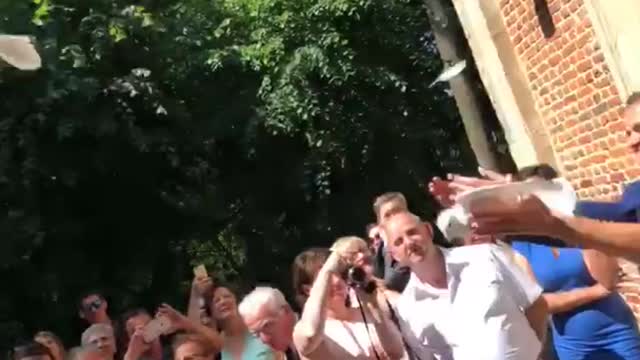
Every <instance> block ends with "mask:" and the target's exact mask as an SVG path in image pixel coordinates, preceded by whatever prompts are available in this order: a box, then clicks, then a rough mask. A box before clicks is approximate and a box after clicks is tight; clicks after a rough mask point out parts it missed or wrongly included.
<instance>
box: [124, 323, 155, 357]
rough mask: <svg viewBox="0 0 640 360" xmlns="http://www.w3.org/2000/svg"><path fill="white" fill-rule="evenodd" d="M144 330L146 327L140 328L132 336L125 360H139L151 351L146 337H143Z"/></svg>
mask: <svg viewBox="0 0 640 360" xmlns="http://www.w3.org/2000/svg"><path fill="white" fill-rule="evenodd" d="M143 329H144V327H142V326H140V327H138V328H136V330H135V332H134V333H133V335H131V338H130V339H129V345H128V346H127V352H126V353H125V355H124V360H138V359H140V357H142V354H144V353H145V352H146V351H147V350H149V348H150V345H149V344H147V343H146V342H145V341H144V336H143V335H142V333H143Z"/></svg>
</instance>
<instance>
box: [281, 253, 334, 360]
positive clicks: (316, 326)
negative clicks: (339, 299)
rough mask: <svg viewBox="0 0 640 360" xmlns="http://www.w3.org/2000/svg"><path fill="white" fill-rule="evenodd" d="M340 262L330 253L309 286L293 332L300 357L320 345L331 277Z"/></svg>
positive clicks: (325, 318)
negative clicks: (307, 294)
mask: <svg viewBox="0 0 640 360" xmlns="http://www.w3.org/2000/svg"><path fill="white" fill-rule="evenodd" d="M341 262H342V259H341V258H340V255H339V254H338V253H337V252H335V251H334V252H332V253H331V255H330V256H329V258H328V259H327V261H326V262H325V263H324V265H323V266H322V268H321V269H320V271H319V272H318V275H317V276H316V279H315V281H314V282H313V285H312V286H311V290H310V291H309V298H308V299H307V302H306V304H305V306H304V310H303V311H302V316H301V317H300V321H298V323H297V324H296V326H295V328H294V330H293V341H294V343H295V345H296V348H297V349H298V351H299V352H300V353H301V354H302V355H305V356H307V355H309V354H311V353H313V352H314V351H316V350H318V347H319V346H320V345H321V344H322V340H323V339H324V323H325V321H326V320H327V298H328V296H329V288H330V286H331V285H330V284H331V276H332V275H333V274H337V273H338V271H339V268H340V266H341Z"/></svg>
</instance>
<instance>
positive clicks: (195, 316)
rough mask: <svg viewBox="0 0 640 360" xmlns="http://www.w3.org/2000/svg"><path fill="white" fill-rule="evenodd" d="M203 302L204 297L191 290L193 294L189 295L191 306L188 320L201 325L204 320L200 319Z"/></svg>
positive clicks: (189, 306) (188, 310) (188, 308)
mask: <svg viewBox="0 0 640 360" xmlns="http://www.w3.org/2000/svg"><path fill="white" fill-rule="evenodd" d="M201 301H202V297H201V296H200V294H198V293H197V292H196V291H194V290H191V294H190V295H189V305H188V307H187V318H189V320H191V321H192V322H194V323H197V324H201V323H202V319H200V308H201V307H200V302H201Z"/></svg>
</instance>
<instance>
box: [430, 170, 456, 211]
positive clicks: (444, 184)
mask: <svg viewBox="0 0 640 360" xmlns="http://www.w3.org/2000/svg"><path fill="white" fill-rule="evenodd" d="M427 187H428V189H429V193H431V196H433V198H434V199H436V201H438V203H440V205H441V206H442V207H445V208H448V207H451V206H453V204H454V203H455V201H456V190H455V189H453V188H452V187H451V182H450V181H448V180H442V179H440V178H439V177H434V178H433V179H431V181H430V182H429V184H428V185H427Z"/></svg>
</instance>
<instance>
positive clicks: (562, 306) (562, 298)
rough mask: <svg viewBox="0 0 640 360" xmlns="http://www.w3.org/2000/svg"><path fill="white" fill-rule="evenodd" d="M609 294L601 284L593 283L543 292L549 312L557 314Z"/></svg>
mask: <svg viewBox="0 0 640 360" xmlns="http://www.w3.org/2000/svg"><path fill="white" fill-rule="evenodd" d="M609 294H611V292H610V291H609V290H607V289H606V288H605V287H604V286H602V285H601V284H595V285H592V286H588V287H584V288H579V289H573V290H569V291H560V292H555V293H544V294H542V296H544V298H545V300H547V305H548V307H549V312H550V313H552V314H557V313H561V312H565V311H570V310H573V309H575V308H577V307H580V306H582V305H586V304H588V303H590V302H593V301H596V300H600V299H602V298H604V297H606V296H607V295H609Z"/></svg>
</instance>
